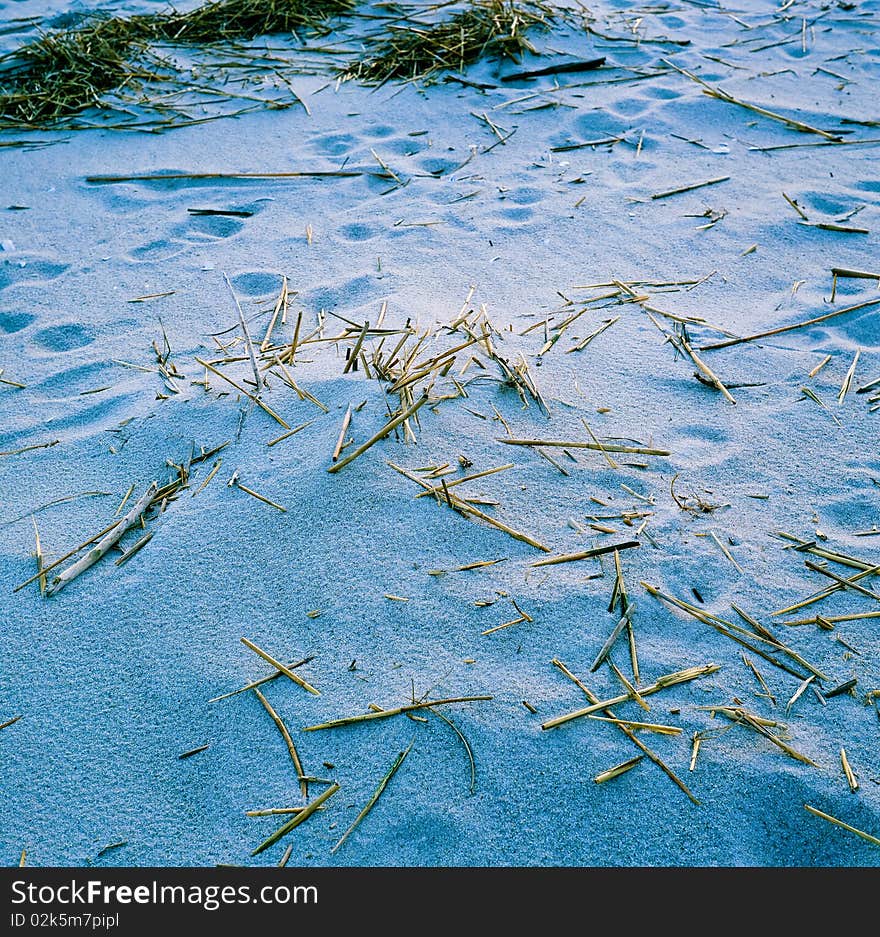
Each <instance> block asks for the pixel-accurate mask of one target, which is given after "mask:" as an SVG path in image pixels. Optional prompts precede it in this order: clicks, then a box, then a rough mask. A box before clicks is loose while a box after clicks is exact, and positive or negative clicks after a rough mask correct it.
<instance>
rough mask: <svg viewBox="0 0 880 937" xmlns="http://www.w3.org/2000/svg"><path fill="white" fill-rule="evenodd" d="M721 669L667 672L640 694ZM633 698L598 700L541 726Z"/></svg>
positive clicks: (711, 666)
mask: <svg viewBox="0 0 880 937" xmlns="http://www.w3.org/2000/svg"><path fill="white" fill-rule="evenodd" d="M720 669H721V666H720V665H719V664H704V665H703V666H701V667H688V668H687V669H686V670H676V671H675V672H674V673H670V674H666V675H665V676H663V677H660V678H659V679H657V680H656V681H655V682H654V683H651V684H649V685H648V686H646V687H642V688H641V689H640V690H639V695H640V696H651V695H652V694H654V693H659V692H660V691H661V690H665V689H666V688H667V687H670V686H675V685H676V684H678V683H688V682H690V681H691V680H697V679H699V678H700V677H707V676H708V675H709V674H713V673H715V672H716V671H718V670H720ZM632 698H633V696H632V694H631V693H624V694H622V695H620V696H614V697H612V698H611V699H607V700H601V701H599V700H596V702H594V703H593V704H592V705H590V706H587V707H585V708H584V709H577V710H575V711H574V712H570V713H566V714H565V715H564V716H556V717H555V718H553V719H548V720H547V721H546V722H545V723H543V724H542V725H541V728H542V729H555V728H556V727H557V726H561V725H564V724H565V723H566V722H571V721H572V720H573V719H580V718H581V717H582V716H589V715H591V714H592V713H594V712H598V711H599V710H601V709H606V708H607V707H609V706H617V705H618V704H619V703H625V702H626V701H627V700H630V699H632Z"/></svg>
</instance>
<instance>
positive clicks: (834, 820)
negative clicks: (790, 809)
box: [804, 804, 880, 846]
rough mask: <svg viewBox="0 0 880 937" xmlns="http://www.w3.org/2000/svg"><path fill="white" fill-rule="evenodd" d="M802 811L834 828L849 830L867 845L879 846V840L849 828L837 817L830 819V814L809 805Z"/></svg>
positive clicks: (861, 831)
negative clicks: (830, 824) (819, 818)
mask: <svg viewBox="0 0 880 937" xmlns="http://www.w3.org/2000/svg"><path fill="white" fill-rule="evenodd" d="M804 810H806V811H808V812H809V813H812V814H813V816H816V817H821V818H822V819H823V820H827V821H828V822H829V823H833V824H834V825H835V826H839V827H842V828H843V829H845V830H849V832H850V833H855V834H856V836H861V837H862V839H866V840H867V841H868V842H869V843H873V844H874V845H875V846H880V839H878V838H877V837H876V836H872V835H871V834H870V833H865V832H864V831H863V830H858V829H856V828H855V827H854V826H850V825H849V824H848V823H844V822H843V820H838V819H837V817H832V816H831V814H830V813H824V812H823V811H821V810H817V809H816V808H815V807H811V806H810V805H809V804H804Z"/></svg>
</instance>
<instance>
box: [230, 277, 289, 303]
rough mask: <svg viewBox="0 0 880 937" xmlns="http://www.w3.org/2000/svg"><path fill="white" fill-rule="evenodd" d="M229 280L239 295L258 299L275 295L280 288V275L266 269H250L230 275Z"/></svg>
mask: <svg viewBox="0 0 880 937" xmlns="http://www.w3.org/2000/svg"><path fill="white" fill-rule="evenodd" d="M230 282H231V283H232V286H233V288H234V289H235V292H236V293H237V294H238V295H239V296H247V297H249V298H252V299H259V298H260V297H262V296H269V295H275V294H277V293H278V292H279V291H280V290H281V282H282V275H281V274H280V273H272V272H270V271H268V270H252V271H247V272H246V273H237V274H236V275H235V276H234V277H230Z"/></svg>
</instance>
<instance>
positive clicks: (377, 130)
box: [364, 124, 397, 140]
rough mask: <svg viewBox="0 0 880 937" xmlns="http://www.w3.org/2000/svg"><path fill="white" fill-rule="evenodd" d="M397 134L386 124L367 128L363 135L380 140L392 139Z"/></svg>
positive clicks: (395, 130)
mask: <svg viewBox="0 0 880 937" xmlns="http://www.w3.org/2000/svg"><path fill="white" fill-rule="evenodd" d="M396 133H397V129H396V128H395V127H389V126H388V124H376V126H375V127H367V129H366V130H365V131H364V134H365V135H366V136H368V137H375V138H376V139H377V140H382V139H384V138H385V137H393V136H394V135H395V134H396Z"/></svg>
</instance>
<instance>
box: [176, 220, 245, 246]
mask: <svg viewBox="0 0 880 937" xmlns="http://www.w3.org/2000/svg"><path fill="white" fill-rule="evenodd" d="M242 228H244V222H243V221H240V220H239V219H238V218H228V217H225V216H224V215H192V216H191V217H190V218H189V220H188V221H187V222H186V224H184V225H181V226H180V227H179V228H178V229H177V231H176V233H177V234H178V235H180V236H181V237H185V238H188V239H190V240H198V241H204V240H214V239H215V238H216V239H222V238H228V237H232V236H233V235H235V234H238V232H239V231H241V230H242Z"/></svg>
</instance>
